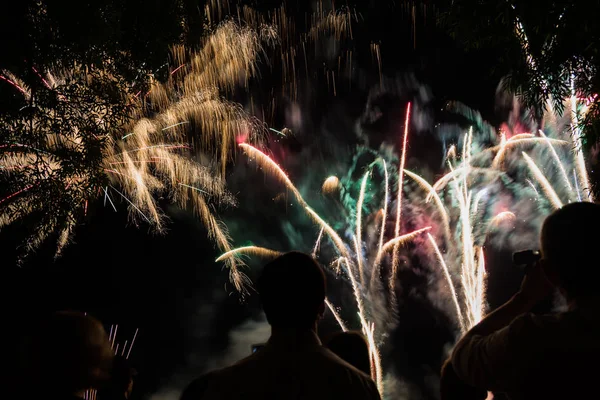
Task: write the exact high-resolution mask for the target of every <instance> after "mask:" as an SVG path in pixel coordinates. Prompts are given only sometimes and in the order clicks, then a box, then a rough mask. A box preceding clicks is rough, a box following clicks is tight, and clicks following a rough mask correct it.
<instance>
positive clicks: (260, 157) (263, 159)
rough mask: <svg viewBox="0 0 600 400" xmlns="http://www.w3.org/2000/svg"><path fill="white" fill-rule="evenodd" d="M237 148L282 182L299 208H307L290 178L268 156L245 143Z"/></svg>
mask: <svg viewBox="0 0 600 400" xmlns="http://www.w3.org/2000/svg"><path fill="white" fill-rule="evenodd" d="M239 146H240V147H241V148H242V150H244V152H245V153H246V154H247V155H248V157H249V158H253V159H255V160H256V162H257V163H258V164H259V165H260V166H261V167H263V168H264V169H266V170H267V172H268V173H271V174H272V175H273V176H275V177H277V178H278V179H279V180H280V181H281V182H283V183H284V184H285V186H286V187H287V188H288V189H289V190H291V192H292V193H293V194H294V196H295V197H296V200H298V203H300V205H301V206H303V207H307V204H306V202H305V201H304V198H303V197H302V195H301V194H300V192H299V191H298V189H296V186H294V184H293V183H292V181H290V178H288V176H287V174H286V173H285V172H284V171H283V170H282V169H281V167H280V166H279V165H277V163H276V162H275V161H273V160H272V159H271V158H270V157H269V156H268V155H266V154H265V153H263V152H262V151H260V150H258V149H257V148H256V147H254V146H252V145H249V144H247V143H240V144H239Z"/></svg>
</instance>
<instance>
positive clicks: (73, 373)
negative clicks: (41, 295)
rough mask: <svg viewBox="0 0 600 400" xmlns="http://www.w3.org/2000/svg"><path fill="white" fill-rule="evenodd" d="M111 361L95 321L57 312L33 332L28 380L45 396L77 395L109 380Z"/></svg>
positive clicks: (98, 324)
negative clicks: (45, 393)
mask: <svg viewBox="0 0 600 400" xmlns="http://www.w3.org/2000/svg"><path fill="white" fill-rule="evenodd" d="M112 357H113V353H112V350H111V348H110V343H109V341H108V336H107V335H106V331H105V330H104V327H103V326H102V324H101V323H100V322H98V320H96V319H95V318H92V317H90V316H87V315H85V314H83V313H79V312H69V311H64V312H58V313H55V314H52V315H51V316H49V317H48V318H46V319H45V320H44V321H43V322H42V323H41V324H40V325H39V327H38V328H37V330H36V331H35V332H33V335H32V340H31V346H30V349H29V367H30V376H29V377H30V378H31V379H32V380H33V383H34V384H35V385H36V386H38V387H40V388H42V387H43V388H44V390H46V391H47V393H48V394H60V395H62V394H76V393H79V392H81V391H83V390H86V389H89V388H96V387H98V385H99V384H100V382H102V381H104V380H106V379H107V378H108V374H109V372H110V368H111V362H112Z"/></svg>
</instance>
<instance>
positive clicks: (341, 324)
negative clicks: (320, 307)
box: [325, 298, 348, 332]
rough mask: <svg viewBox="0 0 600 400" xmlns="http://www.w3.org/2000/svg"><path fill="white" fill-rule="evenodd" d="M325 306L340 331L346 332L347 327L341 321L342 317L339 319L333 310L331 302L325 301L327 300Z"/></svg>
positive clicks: (338, 315)
mask: <svg viewBox="0 0 600 400" xmlns="http://www.w3.org/2000/svg"><path fill="white" fill-rule="evenodd" d="M325 304H326V305H327V308H329V311H331V314H333V317H334V318H335V320H336V321H337V323H338V325H339V326H340V328H342V331H344V332H347V331H348V327H347V326H346V324H345V323H344V321H343V320H342V317H340V314H339V313H338V312H337V311H336V310H335V307H334V306H333V304H331V302H330V301H329V299H327V298H326V299H325Z"/></svg>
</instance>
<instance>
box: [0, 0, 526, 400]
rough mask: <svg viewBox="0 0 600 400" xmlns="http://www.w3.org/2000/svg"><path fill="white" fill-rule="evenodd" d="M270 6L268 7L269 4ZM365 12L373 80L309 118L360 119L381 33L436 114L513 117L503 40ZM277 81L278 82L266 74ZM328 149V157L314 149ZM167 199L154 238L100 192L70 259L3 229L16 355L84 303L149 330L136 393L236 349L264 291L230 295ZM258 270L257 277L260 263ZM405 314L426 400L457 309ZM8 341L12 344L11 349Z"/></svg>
mask: <svg viewBox="0 0 600 400" xmlns="http://www.w3.org/2000/svg"><path fill="white" fill-rule="evenodd" d="M271 3H273V4H275V2H271ZM290 3H292V4H295V3H294V2H290ZM365 3H366V2H365ZM375 4H377V6H375ZM424 4H426V5H427V7H428V10H430V11H431V10H433V9H434V5H432V3H431V2H424ZM262 7H265V9H268V8H269V5H262ZM358 9H359V11H360V14H361V16H362V20H361V21H360V22H358V23H356V26H354V32H353V34H354V38H355V39H354V40H355V43H354V44H353V45H354V46H355V47H356V48H357V49H362V50H361V52H358V54H359V55H358V60H359V61H358V64H359V68H360V69H361V71H362V72H361V74H363V75H364V76H365V77H366V78H365V79H366V81H367V83H365V84H364V88H365V89H362V91H361V90H356V91H349V92H348V93H342V94H340V98H338V99H335V100H333V99H332V98H331V95H330V94H328V93H323V94H322V99H321V100H320V101H319V107H314V109H313V110H312V111H311V113H310V114H309V115H311V119H312V121H311V124H312V125H311V126H321V125H322V124H325V123H326V122H327V120H328V118H330V117H331V115H332V114H334V113H335V112H336V111H335V109H336V107H341V105H344V107H347V108H345V110H346V112H347V114H348V115H347V117H346V118H347V121H346V123H348V124H349V125H351V123H352V122H353V121H354V120H356V119H357V118H359V117H360V114H361V113H362V111H363V109H364V103H365V99H366V92H367V90H366V88H368V87H369V86H370V85H371V83H372V82H377V80H378V72H377V66H376V65H373V63H372V62H371V54H370V52H369V43H371V42H376V43H381V54H382V58H383V73H384V75H386V76H389V77H395V76H396V77H397V76H409V75H410V74H413V76H414V79H415V81H417V82H419V84H420V85H423V86H427V87H429V89H430V91H431V93H432V94H433V98H434V101H433V103H432V105H431V108H432V110H434V113H435V119H436V121H443V120H444V119H445V118H449V117H448V116H447V115H444V113H441V112H440V111H439V109H441V107H442V106H443V105H444V104H445V102H447V101H448V100H459V101H462V102H464V103H466V104H467V105H469V106H471V107H473V108H474V109H478V110H480V111H481V112H482V114H483V116H484V118H486V119H488V120H489V121H491V122H492V123H495V122H497V121H501V120H502V118H503V117H504V116H503V115H499V113H498V112H497V110H495V107H494V106H495V91H496V88H497V86H498V82H499V80H500V77H501V76H502V74H503V73H505V71H498V70H495V69H494V64H495V63H494V61H495V60H494V54H495V51H496V50H497V49H484V50H481V51H478V52H474V53H468V54H467V53H465V52H464V51H463V50H462V47H461V43H459V42H456V41H454V40H452V39H451V38H450V37H449V36H448V35H447V34H446V33H445V32H444V31H443V29H441V28H440V27H437V26H436V25H435V18H432V17H431V16H429V17H423V18H417V19H416V21H417V25H416V27H413V26H412V23H411V19H410V17H408V14H407V13H406V11H405V10H403V9H402V7H401V4H400V2H389V3H384V4H381V2H375V1H374V0H372V1H371V4H369V5H367V4H361V5H360V6H359V7H358ZM290 10H291V11H290ZM294 10H295V11H294ZM305 11H306V10H303V9H302V7H301V6H297V5H294V6H293V7H292V6H290V9H289V10H288V12H296V13H297V15H298V18H304V12H305ZM14 12H18V10H17V11H14ZM8 15H9V13H6V14H5V16H8ZM415 31H416V40H415V39H414V37H413V32H415ZM16 32H17V34H16V35H13V37H12V38H11V39H10V42H11V46H10V51H11V52H12V53H11V52H9V53H8V55H7V57H6V59H5V60H4V61H3V63H5V64H10V59H11V57H12V58H13V59H15V60H16V59H18V58H19V57H20V56H22V54H19V48H20V47H19V46H18V44H19V43H21V42H22V43H23V44H24V45H25V44H27V42H28V40H30V39H29V38H28V37H27V36H25V34H23V35H24V36H23V37H20V36H19V32H22V31H19V30H17V31H16ZM7 59H8V61H7ZM492 71H493V72H492ZM269 84H273V85H274V84H275V83H273V82H262V83H261V85H267V86H268V85H269ZM411 96H412V94H411V93H406V94H405V96H404V97H403V96H402V95H395V97H394V99H393V100H390V102H389V103H387V101H384V102H386V103H387V104H388V105H389V104H392V106H390V107H396V106H397V110H403V109H404V107H405V104H406V101H407V100H410V98H411ZM340 104H341V105H340ZM317 109H318V110H317ZM308 138H310V134H309V133H307V132H301V133H300V137H299V138H298V139H297V141H288V142H285V143H283V144H279V145H277V144H274V145H273V150H274V152H276V151H277V149H278V146H280V148H283V150H282V151H283V152H284V153H285V154H291V155H293V154H294V151H298V152H299V151H302V149H303V148H304V147H305V146H307V142H308V141H309V140H308ZM431 149H434V150H433V151H432V150H431ZM441 151H442V149H441V146H440V144H439V142H437V141H436V139H435V138H434V137H433V135H432V134H431V135H429V136H428V135H427V134H424V135H421V136H419V137H417V138H415V139H414V141H413V142H412V143H411V152H413V153H412V154H413V156H415V155H418V157H419V158H422V159H423V160H424V161H423V162H424V163H430V164H435V163H436V162H437V163H439V160H440V159H441V155H442V154H441ZM275 154H277V153H275ZM282 154H283V153H282ZM319 156H322V155H316V154H315V157H319ZM415 157H416V156H415ZM238 158H239V157H238ZM290 162H291V161H290ZM244 166H245V161H243V160H240V159H238V160H237V161H236V165H235V168H233V167H232V170H235V169H236V168H237V169H239V168H244ZM304 168H306V167H304ZM308 168H310V167H308ZM294 174H297V175H298V174H299V170H294V169H293V163H292V164H290V175H292V176H294ZM256 176H259V175H256ZM262 183H263V181H259V184H262ZM231 190H232V191H233V192H234V193H235V194H238V195H239V196H240V203H244V202H252V201H261V198H262V199H270V198H272V197H273V195H274V193H275V192H270V193H266V192H265V193H261V192H260V191H259V192H258V193H254V194H241V192H242V191H243V190H244V189H243V187H242V186H241V185H240V180H239V179H237V180H236V178H235V177H233V178H232V188H231ZM265 191H266V189H265ZM246 205H248V204H246ZM164 206H165V207H166V210H167V213H168V215H169V217H170V218H171V222H170V224H169V225H168V232H167V233H166V234H165V235H155V234H152V233H149V232H148V227H147V226H145V225H144V224H140V226H139V227H136V226H134V225H133V224H131V223H130V222H129V221H128V217H127V214H126V207H125V204H122V203H121V204H118V207H117V208H118V212H117V213H115V212H114V211H113V210H112V208H111V207H104V205H103V204H102V201H99V202H98V203H97V204H92V205H90V210H89V213H88V215H87V217H86V218H85V220H84V221H83V223H82V224H81V225H80V226H79V227H78V228H77V230H76V234H75V237H74V243H72V244H71V245H70V246H69V247H68V248H67V249H66V250H65V252H64V255H63V256H62V257H61V258H60V259H58V260H57V261H54V259H53V257H52V255H53V252H52V250H53V248H52V244H51V243H49V244H47V245H45V246H43V247H42V248H41V249H40V250H39V251H38V252H37V253H36V254H34V255H32V256H31V257H30V258H29V259H28V261H27V262H26V263H25V264H24V265H23V266H21V267H18V266H16V263H15V260H16V254H17V251H16V250H15V249H16V248H17V246H18V245H19V244H20V243H21V241H22V239H23V238H24V232H27V231H28V229H30V226H31V225H29V224H28V222H27V221H24V222H23V223H20V224H17V225H16V226H14V227H11V228H9V229H5V230H3V231H2V232H1V233H0V240H1V242H0V246H1V248H0V265H1V266H2V268H1V269H0V270H1V274H2V275H1V278H0V280H1V282H2V283H3V285H2V286H3V290H2V292H3V295H4V296H3V297H4V301H3V307H4V312H3V317H4V318H3V327H4V329H3V331H4V333H5V335H6V336H7V339H5V342H4V343H5V351H6V352H7V353H8V357H9V359H10V360H14V361H13V362H17V361H16V360H17V359H18V355H19V352H20V347H19V344H20V343H21V340H20V339H21V338H22V337H23V336H24V335H26V334H27V332H28V329H29V327H30V326H31V325H32V324H33V323H34V322H35V321H36V318H37V317H39V316H40V315H43V314H44V313H47V312H49V311H52V310H60V309H76V310H81V311H86V312H89V313H91V314H92V315H94V316H96V317H98V318H99V319H100V320H102V322H103V323H105V325H106V326H110V324H119V326H120V327H119V338H121V340H125V339H130V338H131V337H132V336H133V332H134V331H135V329H136V328H139V330H140V331H139V332H140V333H139V335H138V338H137V341H136V345H135V347H134V350H133V352H132V362H133V363H134V366H135V367H136V368H137V369H138V372H139V376H138V381H137V384H136V387H135V389H134V398H143V397H146V398H147V396H149V395H151V394H152V393H155V392H157V391H158V390H159V389H160V388H163V387H165V386H167V387H177V386H179V387H181V385H182V381H181V380H185V379H191V377H193V376H194V375H195V374H196V373H200V372H202V371H201V370H202V369H203V368H205V367H206V366H207V365H211V362H213V361H214V359H215V358H218V357H219V355H220V354H222V353H223V352H225V351H226V349H227V348H228V346H229V345H230V344H231V343H230V336H229V332H230V331H231V330H232V329H235V328H236V327H237V328H239V326H240V324H244V323H246V324H248V321H260V318H261V317H260V313H259V312H258V307H257V304H256V298H255V297H251V298H249V299H247V300H246V301H245V302H241V301H240V299H239V296H237V295H236V294H231V295H230V292H231V291H232V287H231V286H230V285H229V284H228V282H227V272H226V271H224V270H223V269H222V266H221V265H219V264H216V263H215V262H214V259H215V258H216V256H217V255H218V252H217V250H216V249H215V248H214V246H213V245H212V244H211V243H210V241H209V240H208V239H207V238H206V231H205V229H204V228H203V227H202V225H201V224H200V223H199V222H198V221H197V220H196V219H195V217H194V216H193V215H192V213H190V212H188V211H183V210H178V209H175V208H173V207H170V206H169V205H168V204H164ZM240 215H243V214H238V213H237V211H235V210H224V211H223V212H222V214H221V216H222V217H223V218H224V219H225V220H226V221H230V220H232V219H237V218H243V217H239V216H240ZM270 218H272V216H265V217H264V218H263V219H257V218H256V216H254V217H253V218H252V219H251V220H250V219H248V220H247V221H245V222H246V223H248V224H251V225H252V229H251V230H252V231H253V232H257V231H259V232H263V233H264V235H265V241H264V243H268V240H267V239H268V238H269V236H273V237H274V236H277V235H278V233H277V232H273V231H270V226H271V222H272V221H271V220H270ZM241 223H242V221H239V220H238V221H237V224H241ZM234 239H236V237H234ZM238 239H242V238H241V237H240V238H238ZM234 243H236V244H241V243H240V242H237V241H236V242H234ZM289 250H291V249H289ZM509 260H510V254H508V253H502V252H498V254H497V255H495V256H494V257H490V262H489V271H490V285H489V289H490V297H489V301H490V304H491V305H492V307H493V306H496V305H498V304H500V303H501V302H502V301H504V300H505V299H506V298H507V296H509V295H510V294H511V293H512V292H514V290H515V289H516V288H517V287H518V284H519V282H520V273H519V272H518V271H516V270H515V271H511V270H508V271H507V269H506V266H505V265H506V264H507V263H508V262H509ZM258 265H259V264H251V266H253V267H258ZM249 274H250V276H254V275H255V270H251V271H250V272H249ZM402 274H403V275H402V276H401V277H400V278H401V281H402V282H403V287H404V288H409V287H414V288H418V287H422V286H423V285H426V284H427V277H426V276H423V275H420V274H419V272H418V271H416V272H415V271H405V272H403V273H402ZM398 318H399V321H400V323H399V326H398V328H397V330H396V331H395V332H394V333H393V337H392V339H391V341H390V342H391V343H393V345H392V346H393V348H392V349H391V352H390V358H391V359H393V360H394V367H395V369H396V371H397V373H398V374H399V375H400V376H402V377H403V378H404V379H406V380H407V381H409V382H411V384H414V385H416V386H417V387H418V388H419V390H420V391H421V393H422V394H423V398H427V399H433V398H436V397H437V394H436V393H434V391H433V390H434V389H432V388H433V387H434V386H432V385H431V382H429V381H428V379H430V378H429V377H430V376H435V375H436V374H437V371H438V369H439V366H440V365H441V364H440V363H441V361H442V359H441V357H442V354H443V351H444V345H447V344H448V343H451V342H452V339H453V337H452V331H451V329H450V328H449V327H450V326H451V325H452V323H451V321H450V320H449V317H448V316H447V315H445V314H444V313H442V312H441V311H440V310H437V309H435V307H433V306H432V305H431V304H429V303H428V302H427V301H426V300H425V299H422V298H420V297H418V296H415V297H410V298H406V301H405V302H404V303H403V304H402V306H401V308H400V309H399V315H398ZM251 323H252V322H250V324H251ZM257 323H258V322H257ZM333 328H334V326H333V325H331V324H330V323H326V326H324V327H323V329H324V330H325V331H327V330H331V329H333ZM265 339H266V337H265ZM8 343H11V344H14V345H10V346H7V345H6V344H8ZM249 351H250V348H248V352H249ZM5 354H6V353H5ZM211 360H213V361H211ZM15 371H17V369H16V368H15ZM182 377H183V378H182ZM178 380H179V381H178Z"/></svg>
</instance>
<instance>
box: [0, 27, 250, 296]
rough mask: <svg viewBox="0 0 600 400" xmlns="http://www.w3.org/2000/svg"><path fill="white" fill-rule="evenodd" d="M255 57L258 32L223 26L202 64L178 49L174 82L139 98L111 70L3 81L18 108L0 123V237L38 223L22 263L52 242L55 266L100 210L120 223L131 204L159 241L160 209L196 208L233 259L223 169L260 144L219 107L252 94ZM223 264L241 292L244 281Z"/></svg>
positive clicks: (231, 108) (235, 109) (236, 108)
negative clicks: (219, 212) (110, 211)
mask: <svg viewBox="0 0 600 400" xmlns="http://www.w3.org/2000/svg"><path fill="white" fill-rule="evenodd" d="M260 51H261V46H260V40H259V38H258V36H257V35H256V34H255V33H254V32H253V31H252V30H250V29H242V28H240V27H238V26H237V25H236V24H234V23H232V22H228V23H224V24H221V25H220V26H218V27H217V28H216V29H215V30H214V32H212V34H211V35H209V36H208V37H207V38H206V39H205V41H204V43H203V46H202V47H201V49H200V50H199V51H198V52H189V51H187V50H185V49H184V48H181V47H177V48H174V49H173V54H174V59H175V60H176V61H177V62H178V63H179V64H178V65H177V66H176V67H174V68H173V69H172V70H171V72H170V74H169V80H168V81H167V82H165V83H159V82H152V83H151V85H150V87H149V90H146V93H145V94H144V95H142V91H140V90H137V91H135V90H134V89H133V86H132V85H130V84H128V83H127V82H125V81H124V80H123V79H121V78H120V77H119V76H117V75H116V74H112V73H110V72H108V70H105V69H98V68H92V67H86V68H84V67H81V66H74V67H72V68H69V69H64V70H61V71H60V72H54V73H51V72H48V73H46V74H45V75H41V74H39V73H37V71H36V73H37V76H38V78H39V82H35V84H34V85H28V84H26V83H25V82H23V81H22V80H20V79H18V77H16V76H14V75H13V74H11V73H10V72H7V71H4V72H3V73H2V75H1V76H2V81H4V82H5V83H6V84H9V85H11V86H12V87H13V88H14V91H15V92H16V93H17V94H18V95H20V96H21V98H22V103H23V108H22V109H21V110H20V111H19V112H18V113H15V114H10V115H4V116H2V121H1V127H2V140H1V144H0V174H1V175H2V179H3V180H4V181H5V182H6V183H8V185H6V187H7V188H9V189H8V190H7V191H5V192H4V196H2V198H0V208H1V210H0V228H2V227H4V226H7V225H9V224H11V223H13V222H16V221H18V220H21V219H32V220H36V227H35V229H33V230H32V232H33V233H32V234H31V235H30V236H29V238H28V239H27V245H26V251H25V254H27V253H29V252H31V251H32V250H34V249H36V248H37V247H39V245H40V244H41V243H43V242H44V241H45V240H47V239H49V238H50V237H56V240H57V250H56V254H57V255H59V254H60V253H61V251H62V250H63V248H64V247H65V245H66V244H67V243H68V242H69V240H70V238H71V237H72V234H73V230H74V228H75V226H76V224H77V222H78V221H80V220H81V219H82V218H83V217H84V216H86V214H87V213H88V208H89V207H90V204H91V203H93V202H94V201H96V200H97V199H100V198H103V199H104V203H105V205H106V206H110V207H112V208H114V209H115V211H116V209H117V203H123V202H124V203H125V204H126V205H127V207H128V209H129V211H130V212H129V215H130V219H131V220H132V221H133V222H134V223H138V222H143V223H145V224H147V225H149V226H150V227H151V228H152V229H153V230H154V231H156V232H159V233H160V232H163V231H164V228H165V219H166V217H165V214H164V212H163V211H162V209H161V207H160V205H159V202H160V200H161V199H164V200H167V201H169V202H171V203H175V204H177V205H178V206H180V207H182V208H191V209H192V210H193V211H194V212H195V213H196V214H197V215H198V216H199V217H200V219H201V220H202V221H203V223H204V225H205V226H206V227H207V229H208V232H209V236H210V237H211V238H212V239H213V240H214V241H215V242H216V244H217V245H218V247H219V248H220V249H221V250H223V251H229V250H231V247H230V246H229V236H228V234H227V230H226V228H225V226H224V225H223V224H222V223H221V222H220V221H219V220H218V219H217V217H216V216H215V215H214V206H215V205H223V206H230V205H234V204H235V199H234V197H233V196H232V195H231V194H230V193H229V192H227V190H226V189H225V183H224V179H223V176H224V172H225V165H226V163H227V161H228V160H229V159H230V157H231V155H232V151H231V150H232V149H233V148H234V146H235V144H236V143H237V142H238V141H249V142H253V141H255V140H258V138H259V137H260V134H261V132H262V127H261V125H260V124H259V123H258V122H257V121H256V120H254V119H253V118H250V117H249V116H248V114H246V113H245V112H244V111H243V109H242V108H241V106H240V105H238V104H236V103H233V102H230V101H227V100H226V99H225V98H224V97H223V96H224V95H226V94H228V93H231V92H232V91H233V90H234V88H235V87H236V86H240V85H246V84H247V82H248V80H249V79H250V78H251V77H252V76H253V75H254V74H255V72H256V62H257V59H258V56H259V53H260ZM206 159H208V160H209V161H208V162H206V161H205V160H206ZM219 165H220V167H219ZM228 264H229V267H230V273H231V281H232V282H233V284H234V286H235V287H236V289H237V290H239V291H241V292H242V293H243V292H245V290H246V289H245V285H246V284H247V283H249V281H248V280H247V278H246V277H245V275H244V274H243V273H241V272H240V270H239V269H238V265H237V264H235V263H234V262H233V261H230V262H229V263H228Z"/></svg>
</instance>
